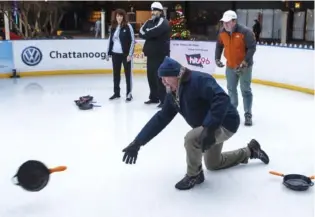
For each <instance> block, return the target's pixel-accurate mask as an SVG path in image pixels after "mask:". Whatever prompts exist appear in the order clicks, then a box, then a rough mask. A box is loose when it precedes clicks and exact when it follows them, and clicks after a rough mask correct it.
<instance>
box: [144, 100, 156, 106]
mask: <svg viewBox="0 0 315 217" xmlns="http://www.w3.org/2000/svg"><path fill="white" fill-rule="evenodd" d="M159 102H160V101H159V100H152V99H149V100H148V101H145V102H144V104H147V105H149V104H158V103H159Z"/></svg>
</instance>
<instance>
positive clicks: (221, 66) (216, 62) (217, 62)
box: [215, 60, 224, 68]
mask: <svg viewBox="0 0 315 217" xmlns="http://www.w3.org/2000/svg"><path fill="white" fill-rule="evenodd" d="M215 64H216V65H217V66H218V67H219V68H223V67H224V64H223V63H222V62H221V60H215Z"/></svg>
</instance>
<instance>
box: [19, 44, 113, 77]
mask: <svg viewBox="0 0 315 217" xmlns="http://www.w3.org/2000/svg"><path fill="white" fill-rule="evenodd" d="M13 50H14V63H15V67H16V69H17V70H18V71H20V70H23V72H30V71H51V70H56V71H57V70H86V69H94V70H95V69H111V68H112V62H111V61H106V59H105V58H106V51H107V40H98V39H96V40H90V39H88V40H23V41H22V40H21V41H15V43H14V48H13Z"/></svg>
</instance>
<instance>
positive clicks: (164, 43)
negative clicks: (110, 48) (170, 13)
mask: <svg viewBox="0 0 315 217" xmlns="http://www.w3.org/2000/svg"><path fill="white" fill-rule="evenodd" d="M151 11H152V17H151V19H149V20H147V21H146V22H145V23H144V24H143V26H142V27H141V29H140V31H139V33H140V34H139V36H140V38H143V39H145V43H144V46H143V53H144V55H145V56H146V57H147V78H148V82H149V87H150V95H149V100H148V101H146V102H145V104H155V103H156V104H158V103H160V104H159V106H158V107H160V108H162V106H163V103H164V98H165V95H166V90H165V87H164V85H163V83H162V81H161V79H160V78H159V77H158V72H157V71H158V68H159V66H160V64H161V63H162V62H163V60H164V58H165V57H166V56H170V37H171V27H170V26H169V23H168V20H167V19H166V18H165V16H164V14H163V6H162V4H161V3H160V2H153V3H152V4H151Z"/></svg>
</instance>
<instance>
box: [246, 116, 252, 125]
mask: <svg viewBox="0 0 315 217" xmlns="http://www.w3.org/2000/svg"><path fill="white" fill-rule="evenodd" d="M252 125H253V121H252V115H251V114H249V113H246V114H245V126H252Z"/></svg>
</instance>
